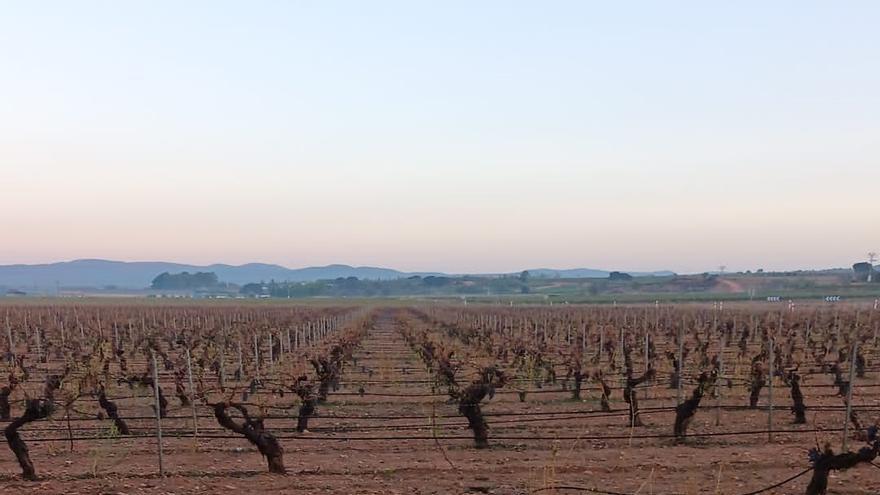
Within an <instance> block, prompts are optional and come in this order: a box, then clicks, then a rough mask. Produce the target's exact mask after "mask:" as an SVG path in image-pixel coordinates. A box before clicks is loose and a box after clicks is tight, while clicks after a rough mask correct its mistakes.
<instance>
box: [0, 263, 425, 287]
mask: <svg viewBox="0 0 880 495" xmlns="http://www.w3.org/2000/svg"><path fill="white" fill-rule="evenodd" d="M184 271H186V272H190V273H195V272H213V273H216V274H217V277H218V278H219V279H220V280H221V281H222V282H228V283H233V284H246V283H248V282H259V281H263V280H264V281H269V280H273V279H274V280H278V281H291V282H309V281H314V280H322V279H333V278H338V277H358V278H360V279H371V280H391V279H396V278H402V277H408V276H411V275H413V274H409V273H404V272H400V271H397V270H391V269H388V268H375V267H353V266H348V265H328V266H320V267H317V266H316V267H308V268H300V269H290V268H285V267H283V266H280V265H269V264H263V263H248V264H246V265H239V266H233V265H224V264H215V265H206V266H199V265H186V264H181V263H166V262H153V261H136V262H123V261H108V260H75V261H66V262H60V263H49V264H42V265H0V286H3V287H41V288H54V287H56V285H59V286H61V287H106V286H116V287H119V288H125V289H143V288H145V287H149V286H150V283H151V282H152V281H153V279H154V278H155V277H156V276H157V275H159V274H160V273H164V272H168V273H179V272H184ZM418 275H431V274H429V273H426V274H421V273H420V274H418Z"/></svg>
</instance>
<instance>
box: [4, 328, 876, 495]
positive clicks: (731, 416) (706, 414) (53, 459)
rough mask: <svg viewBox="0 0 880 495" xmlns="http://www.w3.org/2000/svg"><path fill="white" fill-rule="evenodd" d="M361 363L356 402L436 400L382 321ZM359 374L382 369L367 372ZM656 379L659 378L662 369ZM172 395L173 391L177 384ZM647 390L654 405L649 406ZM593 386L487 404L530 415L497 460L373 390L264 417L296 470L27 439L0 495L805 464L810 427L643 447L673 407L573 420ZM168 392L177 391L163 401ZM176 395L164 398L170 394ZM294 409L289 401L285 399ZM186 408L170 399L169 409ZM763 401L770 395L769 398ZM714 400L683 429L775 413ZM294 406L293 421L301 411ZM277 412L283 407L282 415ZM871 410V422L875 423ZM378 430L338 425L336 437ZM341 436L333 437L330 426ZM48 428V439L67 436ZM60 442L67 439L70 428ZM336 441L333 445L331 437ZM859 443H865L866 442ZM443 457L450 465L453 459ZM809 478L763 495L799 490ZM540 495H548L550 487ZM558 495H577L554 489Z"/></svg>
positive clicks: (743, 472) (756, 481)
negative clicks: (30, 465) (26, 466)
mask: <svg viewBox="0 0 880 495" xmlns="http://www.w3.org/2000/svg"><path fill="white" fill-rule="evenodd" d="M357 357H358V364H357V366H349V368H348V370H347V373H346V380H345V382H344V384H343V385H344V386H343V389H342V390H340V392H347V393H353V392H355V391H356V390H357V388H358V386H360V385H361V384H363V386H364V388H365V389H366V391H367V392H368V393H373V394H381V393H388V394H429V393H430V392H431V390H430V384H429V383H427V380H428V376H427V375H426V373H425V372H424V370H423V368H422V365H421V363H420V361H419V360H418V358H417V357H416V356H415V355H414V354H413V353H412V352H410V350H409V348H408V347H407V346H406V345H405V343H404V342H403V340H402V339H401V337H400V336H399V335H398V334H397V333H396V332H395V330H394V329H393V327H392V326H391V325H390V324H389V323H388V322H387V321H385V322H383V323H382V324H381V325H380V326H379V328H376V329H374V330H373V331H372V332H371V334H370V335H369V337H368V338H367V339H366V341H365V342H364V344H363V346H362V348H361V349H360V351H359V353H358V355H357ZM361 366H365V367H367V368H370V369H373V370H374V374H373V376H372V377H369V376H368V374H366V373H364V372H363V371H362V369H361ZM399 380H409V381H412V380H425V383H404V384H401V383H395V381H399ZM659 380H661V381H662V380H664V377H663V376H662V375H661V377H660V378H659ZM828 383H830V382H829V381H828V380H827V379H826V377H824V376H822V377H815V378H813V379H811V381H809V382H808V383H807V385H808V388H805V390H804V392H805V394H806V401H807V405H808V406H818V405H834V406H838V405H840V404H841V400H840V398H838V397H835V396H834V395H833V394H834V393H835V392H836V389H834V388H831V387H812V388H811V387H809V386H814V385H825V384H828ZM878 383H880V381H878V378H877V377H876V376H872V375H869V378H866V379H863V380H859V381H858V382H857V388H856V394H855V395H856V397H857V401H856V402H857V404H861V405H865V406H872V407H876V406H878V397H880V396H878V395H877V393H878V391H880V388H872V387H870V386H871V385H877V384H878ZM166 390H173V388H171V386H168V388H167V389H166ZM646 393H647V398H643V397H644V395H645V394H646ZM723 393H724V394H725V397H724V399H723V403H724V404H730V405H744V404H747V396H746V391H745V389H744V388H743V387H742V386H738V387H735V388H734V389H733V390H728V389H726V388H725V389H724V390H723ZM775 393H776V399H775V403H776V404H777V407H778V409H777V411H776V412H775V422H774V428H776V429H779V430H807V429H812V428H813V427H814V425H815V426H821V427H827V428H836V427H839V426H840V424H841V420H842V417H841V416H842V415H841V414H840V413H838V412H836V411H834V412H822V411H820V412H814V411H808V419H809V423H810V424H809V425H802V426H795V425H791V424H790V421H791V415H790V414H789V412H788V406H789V403H790V400H789V396H788V391H787V390H786V389H784V388H782V387H781V386H780V387H779V388H778V389H777V390H776V391H775ZM595 394H596V388H595V384H592V383H591V384H590V385H589V389H588V390H585V393H584V396H585V397H587V400H585V401H583V402H572V401H570V400H568V397H569V392H566V391H562V390H560V387H559V386H558V385H555V386H553V387H552V388H549V387H547V388H545V389H543V390H542V393H533V394H530V395H528V397H527V399H526V402H524V403H521V402H519V401H518V399H517V395H516V393H515V391H514V390H513V389H510V390H503V391H502V393H500V394H498V395H496V396H495V398H494V399H493V400H491V401H489V402H488V403H486V405H485V406H484V408H483V410H484V413H486V414H487V415H494V414H499V413H529V414H532V415H530V416H507V417H505V416H489V417H488V422H489V425H490V441H491V442H492V447H491V448H490V449H488V450H475V449H474V448H473V447H472V442H471V441H470V440H468V439H467V438H463V439H454V440H449V439H441V440H439V441H434V440H432V439H430V438H427V439H405V438H408V437H409V438H411V437H431V436H432V429H431V427H430V424H431V419H430V418H431V416H432V414H436V415H438V416H450V417H445V418H437V419H436V421H437V423H439V424H440V426H438V428H437V430H436V431H437V434H438V435H440V436H441V437H442V436H454V437H467V436H469V433H470V432H469V431H467V430H465V429H464V424H465V422H464V420H463V419H462V418H457V417H455V415H456V406H455V405H453V404H450V403H448V402H446V401H445V400H444V398H443V397H442V396H438V397H433V398H432V397H383V396H374V395H367V396H364V397H358V396H357V395H340V394H336V395H332V394H331V396H330V401H331V402H330V403H328V404H324V405H321V406H319V410H318V411H319V414H320V415H323V416H325V417H319V418H315V419H313V420H312V423H311V424H310V427H311V429H312V431H311V432H309V433H305V434H302V435H297V434H295V433H294V432H293V428H294V426H295V419H268V420H267V421H266V424H267V426H268V427H269V429H270V430H273V431H276V432H277V433H278V435H279V436H281V437H284V438H283V439H282V444H283V446H284V449H285V463H286V466H287V469H288V474H287V475H270V474H268V473H266V465H265V462H264V460H263V459H262V458H261V457H260V455H259V454H258V453H257V452H256V450H255V449H254V448H253V447H252V446H251V445H249V444H248V443H247V442H246V441H245V440H244V439H200V440H198V441H197V442H196V441H194V440H192V439H186V438H184V439H174V438H166V440H165V458H164V463H165V469H166V473H167V477H165V478H159V477H158V475H157V456H156V444H155V439H143V440H132V439H124V440H119V439H111V438H108V439H107V440H102V441H98V442H95V441H91V442H76V443H75V444H74V450H73V451H70V449H69V445H68V442H67V441H66V440H64V439H63V438H62V439H61V440H58V441H52V442H41V443H37V442H34V443H32V444H31V445H30V450H31V454H32V457H33V460H34V463H35V465H36V467H37V472H38V475H39V476H40V481H37V482H25V481H21V480H20V478H19V470H18V466H17V465H16V463H15V459H14V458H13V457H12V455H11V453H10V452H9V451H8V450H7V449H5V447H4V449H3V451H4V452H5V453H4V454H2V455H0V493H45V494H55V493H67V494H142V493H144V494H145V493H150V494H178V495H179V494H195V493H217V494H221V493H222V494H227V493H228V494H236V493H241V492H252V493H300V494H306V493H344V494H395V493H399V494H446V493H495V494H525V493H529V492H530V491H531V490H534V489H537V488H540V487H543V486H547V485H549V484H553V483H558V484H571V485H579V486H587V487H599V488H602V489H605V490H612V491H621V492H627V493H636V492H638V493H641V494H651V493H654V494H667V493H681V494H696V493H706V494H709V493H712V494H714V493H720V494H740V493H746V492H749V491H751V490H756V489H758V488H761V487H764V486H767V485H770V484H772V483H774V482H776V481H780V480H782V479H785V478H787V477H789V476H791V475H793V474H796V473H798V472H800V471H802V470H803V469H805V468H806V467H808V463H807V457H806V454H807V450H808V449H809V448H810V447H811V446H813V445H815V443H816V440H817V438H816V435H814V434H813V433H796V432H795V433H777V434H775V436H774V439H773V441H772V442H770V441H768V439H767V435H766V434H761V435H751V436H719V437H702V438H692V439H690V440H688V441H687V442H686V443H684V444H683V445H675V444H674V443H673V441H672V440H671V439H667V438H664V439H652V438H641V436H642V435H653V434H669V433H671V430H672V426H671V425H672V421H673V413H672V412H669V411H663V412H659V413H647V412H646V413H645V414H644V416H643V420H644V421H645V423H646V424H647V426H646V427H644V428H639V429H636V430H630V429H629V428H627V427H626V423H627V418H626V411H625V409H624V406H625V404H624V403H623V401H622V398H621V395H620V390H619V389H618V390H615V392H614V394H613V395H612V397H611V400H612V407H613V408H615V409H617V410H619V415H617V416H614V417H607V416H606V417H602V416H599V417H590V416H586V415H583V416H578V417H575V418H571V415H572V414H577V413H581V412H583V411H593V410H594V411H598V410H599V404H598V401H597V400H596V399H597V397H596V395H595ZM639 394H640V396H639V397H640V399H641V400H640V402H641V406H642V407H643V408H650V407H658V406H664V405H665V406H669V405H673V404H674V402H675V391H674V390H669V389H667V388H666V386H665V383H658V384H656V385H655V386H654V387H653V388H651V389H650V390H649V391H647V392H645V391H640V392H639ZM169 395H170V394H169ZM169 399H171V398H170V397H169ZM279 400H280V401H281V402H283V403H285V404H292V403H294V402H295V401H294V399H293V396H286V397H285V398H284V399H283V400H281V399H279ZM172 403H173V404H175V405H176V404H177V402H176V401H173V402H172ZM764 403H766V390H765V392H764V394H763V396H762V404H764ZM147 404H149V402H148V399H146V398H144V399H138V400H127V401H126V400H120V401H119V406H120V412H121V414H123V416H125V415H128V416H134V415H141V416H148V415H149V414H150V410H149V408H148V406H147ZM714 404H716V402H715V401H713V400H712V399H711V398H707V399H706V400H705V401H704V403H703V406H704V407H703V408H702V409H700V411H699V412H698V413H697V415H696V417H695V419H694V421H693V423H692V424H691V427H690V431H691V432H693V433H700V432H732V431H745V430H762V429H765V428H766V427H767V413H766V411H762V410H753V411H746V410H743V411H721V412H720V414H719V419H720V424H719V425H718V426H716V412H715V411H714V410H713V409H712V407H711V406H712V405H714ZM189 411H190V410H189V409H188V408H185V409H182V408H180V407H179V406H177V407H172V408H171V415H172V416H178V417H180V418H181V419H170V420H167V421H166V422H165V428H166V429H167V430H172V432H173V430H183V431H189V430H190V429H191V420H187V419H184V418H186V417H187V415H189V414H190V412H189ZM295 411H296V409H295V407H291V409H290V412H289V413H290V414H295ZM279 412H280V411H275V413H276V414H277V413H279ZM546 412H558V413H570V414H569V415H564V414H563V415H560V416H558V417H561V418H563V419H556V420H542V421H535V419H538V418H541V419H544V418H546V416H536V415H534V414H535V413H546ZM200 414H201V415H202V417H201V418H200V420H199V425H200V428H201V431H202V434H203V435H225V433H224V432H221V431H220V430H218V429H217V425H216V423H215V422H214V421H213V419H212V418H211V417H210V416H209V411H208V410H207V409H204V410H201V411H200ZM334 415H335V416H341V415H345V416H363V417H367V416H417V418H408V419H395V420H390V419H388V420H371V419H333V418H330V417H329V416H334ZM876 415H877V412H876V410H875V411H874V412H871V413H868V412H865V413H863V414H862V417H863V422H865V423H870V422H872V421H873V419H874V418H875V417H876ZM129 424H130V426H132V428H133V429H135V430H139V431H141V432H143V431H152V428H153V426H154V422H153V421H151V420H148V419H143V420H130V421H129ZM63 426H65V422H64V421H63V418H61V417H55V418H53V419H52V420H51V421H49V422H41V423H37V424H33V425H29V427H28V428H26V430H25V431H26V433H25V436H26V438H37V437H40V436H42V435H47V433H41V432H40V431H39V429H40V428H45V427H54V428H60V427H63ZM87 426H90V427H94V428H99V429H102V430H106V429H107V428H108V426H109V422H108V421H106V420H105V421H101V422H99V421H93V422H80V423H78V424H77V427H87ZM346 426H347V427H369V429H361V430H357V431H344V430H342V428H343V427H346ZM333 427H338V428H339V429H340V431H336V432H333V431H328V430H327V429H328V428H333ZM58 434H59V433H58V432H53V433H51V435H58ZM609 435H623V436H628V435H631V438H626V439H616V440H595V439H582V440H573V439H567V438H566V439H560V440H515V439H507V438H505V439H494V440H493V439H492V437H528V436H541V437H545V438H554V437H557V436H559V437H590V436H609ZM62 436H63V434H62ZM346 436H351V437H358V438H364V437H387V436H395V437H400V438H402V439H397V440H388V439H380V440H374V441H364V440H351V441H345V440H341V438H343V437H346ZM840 438H841V435H840V434H839V433H830V434H820V435H818V439H819V441H820V442H824V441H826V440H827V441H830V442H832V445H834V446H835V448H839V444H840ZM334 439H335V440H334ZM852 444H854V445H855V446H859V444H858V442H855V441H853V442H852ZM447 459H448V460H447ZM808 480H809V475H807V476H804V477H801V478H800V479H798V480H795V481H793V482H792V483H790V484H787V485H785V486H783V487H781V488H779V489H775V490H772V491H769V492H767V493H775V494H801V493H803V492H804V488H805V486H806V484H807V482H808ZM829 488H830V490H829V491H830V493H834V494H841V495H843V494H850V495H855V494H860V495H867V494H877V493H880V469H877V468H875V467H872V466H869V465H868V466H863V467H859V468H857V469H853V470H850V471H847V472H843V473H835V474H833V475H832V478H831V483H830V486H829ZM544 493H553V492H552V491H547V492H544ZM557 493H574V492H566V491H562V490H559V491H557Z"/></svg>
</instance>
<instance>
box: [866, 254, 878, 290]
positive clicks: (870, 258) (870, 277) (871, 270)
mask: <svg viewBox="0 0 880 495" xmlns="http://www.w3.org/2000/svg"><path fill="white" fill-rule="evenodd" d="M876 262H877V253H876V252H875V251H871V252H870V253H868V264H869V265H871V266H870V268H868V283H871V282H872V281H873V279H874V263H876Z"/></svg>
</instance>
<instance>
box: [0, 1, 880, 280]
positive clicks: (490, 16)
mask: <svg viewBox="0 0 880 495" xmlns="http://www.w3.org/2000/svg"><path fill="white" fill-rule="evenodd" d="M878 26H880V2H876V1H865V2H844V1H842V2H828V1H825V2H809V1H804V0H798V1H790V2H785V1H773V2H768V1H755V2H720V1H719V2H707V1H694V2H679V1H650V2H648V1H646V2H598V1H596V2H589V1H571V2H563V1H529V2H515V1H510V0H505V1H478V0H467V1H449V0H443V1H434V2H427V1H416V0H406V1H399V2H386V1H379V0H376V1H352V2H337V1H331V0H315V1H278V2H268V1H265V2H259V1H248V2H220V1H216V0H211V1H204V2H196V1H187V2H179V1H169V2H158V1H142V2H134V1H126V2H117V1H106V2H88V1H75V2H70V1H58V2H43V1H41V2H28V1H16V2H12V1H0V263H18V262H46V261H57V260H65V259H74V258H84V257H89V258H94V257H101V258H111V259H123V260H169V261H182V262H192V263H211V262H227V263H242V262H249V261H263V262H275V263H281V264H284V265H287V266H292V267H298V266H305V265H313V264H326V263H349V264H358V265H361V264H370V265H385V266H392V267H396V268H401V269H409V270H447V271H455V272H466V271H471V272H473V271H495V270H498V271H501V270H518V269H522V268H526V267H538V266H547V267H575V266H589V267H599V268H608V269H615V268H620V269H673V270H678V271H683V272H687V271H695V272H699V271H704V270H711V269H715V268H716V267H717V266H719V265H721V264H725V265H727V266H728V267H729V269H747V268H751V269H754V268H758V267H764V268H767V269H771V268H798V267H827V266H848V265H849V264H851V263H852V262H854V261H857V260H859V259H861V258H863V257H864V254H865V253H866V252H867V251H868V250H871V249H873V250H880V28H878Z"/></svg>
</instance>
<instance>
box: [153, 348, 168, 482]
mask: <svg viewBox="0 0 880 495" xmlns="http://www.w3.org/2000/svg"><path fill="white" fill-rule="evenodd" d="M150 359H151V360H152V361H153V398H154V399H155V409H156V441H157V443H158V444H159V476H160V477H163V478H164V477H165V466H164V465H163V464H162V414H161V409H160V408H159V366H158V365H157V364H156V353H155V352H153V350H152V349H150Z"/></svg>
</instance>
